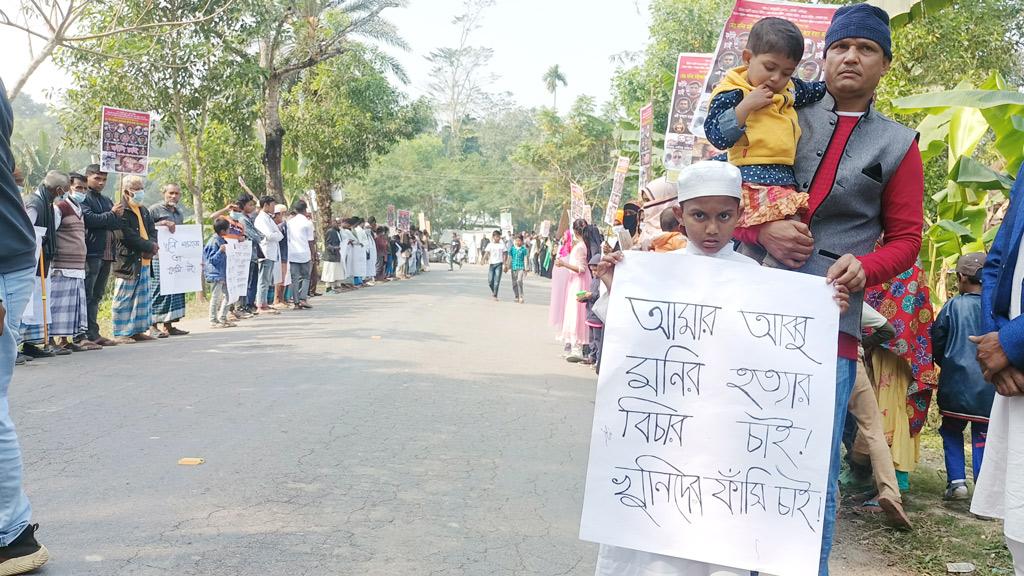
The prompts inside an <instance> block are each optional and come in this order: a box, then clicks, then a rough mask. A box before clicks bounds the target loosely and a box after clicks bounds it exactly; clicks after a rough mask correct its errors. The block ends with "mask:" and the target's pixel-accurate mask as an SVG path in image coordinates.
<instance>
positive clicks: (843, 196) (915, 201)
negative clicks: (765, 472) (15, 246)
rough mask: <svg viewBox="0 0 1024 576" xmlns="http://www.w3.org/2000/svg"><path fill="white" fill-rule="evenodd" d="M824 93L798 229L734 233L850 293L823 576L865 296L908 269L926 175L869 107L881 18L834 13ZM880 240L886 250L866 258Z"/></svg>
mask: <svg viewBox="0 0 1024 576" xmlns="http://www.w3.org/2000/svg"><path fill="white" fill-rule="evenodd" d="M825 45H826V49H825V86H826V89H827V92H826V94H825V96H824V98H822V100H821V101H820V102H816V103H813V104H810V105H808V106H807V107H805V108H803V109H802V110H801V111H800V115H799V122H800V129H801V131H802V133H803V135H802V137H801V138H800V142H799V144H798V145H797V149H796V162H795V164H794V165H793V172H794V176H795V181H796V183H797V185H798V190H799V191H801V192H806V193H807V194H808V195H809V200H808V209H807V212H806V213H804V214H803V215H802V216H801V219H800V220H788V219H787V220H777V221H773V222H767V223H765V224H761V225H759V226H753V227H751V228H747V229H744V230H740V231H737V235H736V237H737V238H738V239H739V240H741V241H742V242H743V244H744V247H743V250H744V251H745V252H746V253H748V254H750V255H753V256H755V257H757V258H763V257H764V255H765V254H770V255H771V256H772V257H773V258H774V259H775V260H777V261H778V262H780V263H781V264H782V265H783V266H785V267H786V268H789V269H792V270H796V271H799V272H803V273H807V274H814V275H817V276H824V277H826V278H827V279H828V280H830V281H833V282H835V283H836V284H837V285H839V286H843V287H844V288H846V289H847V290H848V291H849V293H850V310H849V311H848V312H847V313H844V314H843V315H842V317H841V318H840V334H839V362H838V364H837V371H836V386H837V390H836V405H835V419H834V435H833V436H834V437H833V442H832V448H833V452H832V458H831V468H830V471H829V486H828V494H827V498H826V504H825V522H824V526H823V528H822V548H821V563H820V574H821V575H822V576H826V575H827V574H828V573H829V572H828V558H829V555H830V553H831V550H832V536H833V532H834V526H835V517H836V502H837V499H836V496H837V494H836V489H837V480H838V477H839V463H840V458H839V447H840V445H841V439H842V431H843V426H844V424H845V422H846V414H847V405H848V403H849V399H850V393H851V391H852V389H853V383H854V379H855V376H856V361H857V348H858V340H859V339H860V317H861V306H862V302H863V292H864V287H865V286H874V285H877V284H881V283H883V282H885V281H887V280H889V279H890V278H893V277H895V276H897V275H898V274H901V273H902V272H903V271H904V270H907V269H909V268H911V267H912V266H913V265H914V262H915V260H916V259H917V255H918V253H919V252H920V249H921V230H922V229H923V227H924V203H923V197H924V169H923V166H922V162H921V153H920V151H919V149H918V146H917V133H916V132H915V131H914V130H912V129H910V128H907V127H906V126H903V125H902V124H899V123H897V122H895V121H893V120H890V119H889V118H887V117H885V116H884V115H882V114H881V113H880V112H879V111H878V110H876V109H875V108H874V106H873V99H874V95H875V90H876V89H877V88H878V83H879V81H880V80H881V78H882V76H884V75H885V74H886V73H887V72H888V71H889V67H890V66H891V63H892V56H893V55H892V38H891V35H890V31H889V16H888V14H887V13H886V12H885V11H884V10H882V9H880V8H877V7H874V6H870V5H868V4H853V5H849V6H843V7H841V8H839V9H838V10H837V11H836V13H835V16H834V17H833V19H832V23H831V25H830V26H829V29H828V32H826V35H825ZM883 234H884V244H883V245H882V246H881V248H879V249H878V250H873V248H874V246H875V242H876V241H877V240H878V238H879V237H881V236H883Z"/></svg>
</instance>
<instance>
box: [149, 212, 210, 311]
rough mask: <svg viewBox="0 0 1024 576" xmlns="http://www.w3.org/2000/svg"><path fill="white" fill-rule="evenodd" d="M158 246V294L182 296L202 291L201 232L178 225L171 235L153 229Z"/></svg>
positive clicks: (197, 229) (194, 226) (199, 229)
mask: <svg viewBox="0 0 1024 576" xmlns="http://www.w3.org/2000/svg"><path fill="white" fill-rule="evenodd" d="M157 242H158V243H159V244H160V252H159V254H158V256H159V258H158V262H159V263H160V294H162V295H164V296H168V295H171V294H186V293H189V292H199V291H200V290H202V289H203V279H202V274H203V231H202V229H201V228H200V227H199V225H197V224H182V225H180V226H175V227H174V232H173V233H172V232H171V231H170V230H168V229H167V228H164V227H160V228H158V229H157Z"/></svg>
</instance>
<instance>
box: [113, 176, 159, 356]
mask: <svg viewBox="0 0 1024 576" xmlns="http://www.w3.org/2000/svg"><path fill="white" fill-rule="evenodd" d="M123 187H124V189H123V190H122V191H121V202H122V204H123V205H124V206H125V207H126V208H125V210H124V212H123V213H122V215H121V229H120V230H118V231H117V232H116V238H117V261H116V262H115V264H114V276H115V277H116V278H117V280H116V281H115V282H114V300H113V304H112V306H111V314H112V315H113V317H114V337H115V338H117V342H118V343H119V344H134V343H136V342H146V341H148V340H154V338H153V337H152V336H150V335H149V334H147V332H148V331H149V328H150V325H151V324H152V323H153V322H152V318H153V316H152V302H153V295H152V292H151V291H150V280H151V278H152V259H153V257H154V256H156V254H157V252H158V251H159V249H160V247H159V245H157V243H156V226H155V225H154V224H153V218H152V216H150V215H149V210H148V209H147V208H146V207H145V206H144V205H143V203H142V202H143V195H144V194H145V192H146V191H145V182H144V181H143V180H142V178H141V177H139V176H134V175H133V176H126V177H125V179H124V184H123Z"/></svg>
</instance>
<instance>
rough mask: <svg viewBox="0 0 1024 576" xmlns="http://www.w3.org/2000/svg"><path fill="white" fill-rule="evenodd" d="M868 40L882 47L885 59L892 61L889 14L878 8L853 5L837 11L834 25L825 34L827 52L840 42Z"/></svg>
mask: <svg viewBox="0 0 1024 576" xmlns="http://www.w3.org/2000/svg"><path fill="white" fill-rule="evenodd" d="M847 38H867V39H868V40H874V41H875V42H877V43H878V45H879V46H881V47H882V52H884V53H885V57H886V58H888V59H890V60H892V33H891V32H890V31H889V14H888V13H887V12H886V11H885V10H882V9H881V8H879V7H877V6H871V5H869V4H853V5H851V6H843V7H842V8H840V9H838V10H836V13H835V16H833V17H832V24H831V25H830V26H829V27H828V32H826V33H825V51H826V52H828V49H829V47H831V46H832V45H833V44H835V43H836V42H838V41H840V40H845V39H847Z"/></svg>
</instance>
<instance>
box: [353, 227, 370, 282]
mask: <svg viewBox="0 0 1024 576" xmlns="http://www.w3.org/2000/svg"><path fill="white" fill-rule="evenodd" d="M353 233H354V234H355V236H356V245H355V246H354V249H353V250H352V275H353V276H355V277H356V278H364V277H365V276H366V244H367V242H368V241H369V239H368V238H367V234H366V230H363V227H362V226H360V227H358V228H356V229H355V230H353Z"/></svg>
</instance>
